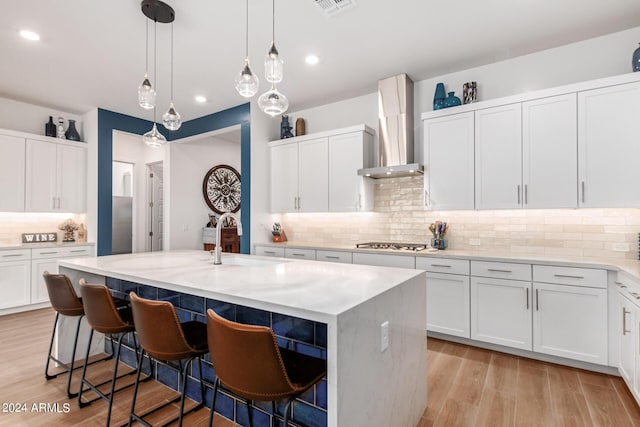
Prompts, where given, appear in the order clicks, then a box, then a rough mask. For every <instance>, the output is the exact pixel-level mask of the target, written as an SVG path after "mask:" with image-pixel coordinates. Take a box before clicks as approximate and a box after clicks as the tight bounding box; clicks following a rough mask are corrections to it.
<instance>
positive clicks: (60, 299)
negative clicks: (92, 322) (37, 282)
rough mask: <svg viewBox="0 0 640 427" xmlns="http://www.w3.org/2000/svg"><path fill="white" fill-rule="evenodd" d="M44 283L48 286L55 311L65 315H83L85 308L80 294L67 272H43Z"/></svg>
mask: <svg viewBox="0 0 640 427" xmlns="http://www.w3.org/2000/svg"><path fill="white" fill-rule="evenodd" d="M43 277H44V283H45V285H46V286H47V292H48V293H49V300H50V301H51V306H52V307H53V309H54V310H55V311H57V312H58V313H60V314H64V315H65V316H82V315H83V314H84V308H83V306H82V301H80V298H78V294H76V291H75V290H74V289H73V285H72V284H71V280H69V277H67V276H66V275H65V274H49V272H48V271H45V272H44V273H43Z"/></svg>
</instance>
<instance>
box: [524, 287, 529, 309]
mask: <svg viewBox="0 0 640 427" xmlns="http://www.w3.org/2000/svg"><path fill="white" fill-rule="evenodd" d="M525 291H527V311H529V288H527V289H525Z"/></svg>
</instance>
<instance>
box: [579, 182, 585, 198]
mask: <svg viewBox="0 0 640 427" xmlns="http://www.w3.org/2000/svg"><path fill="white" fill-rule="evenodd" d="M580 185H581V186H582V203H584V181H582V183H581V184H580Z"/></svg>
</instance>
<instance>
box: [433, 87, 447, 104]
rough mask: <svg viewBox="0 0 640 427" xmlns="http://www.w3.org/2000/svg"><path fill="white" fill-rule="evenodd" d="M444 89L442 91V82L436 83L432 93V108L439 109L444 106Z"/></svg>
mask: <svg viewBox="0 0 640 427" xmlns="http://www.w3.org/2000/svg"><path fill="white" fill-rule="evenodd" d="M445 97H446V95H445V91H444V83H438V84H437V85H436V93H435V94H434V95H433V109H434V110H440V109H441V108H444V100H445Z"/></svg>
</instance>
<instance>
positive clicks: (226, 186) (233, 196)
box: [202, 165, 240, 214]
mask: <svg viewBox="0 0 640 427" xmlns="http://www.w3.org/2000/svg"><path fill="white" fill-rule="evenodd" d="M202 195H203V196H204V201H205V202H207V206H209V207H210V208H211V209H212V210H213V211H214V212H216V213H218V214H223V213H225V212H238V210H239V209H240V174H239V173H238V171H237V170H235V169H234V168H232V167H231V166H228V165H218V166H214V167H212V168H211V169H209V172H207V173H206V174H205V176H204V181H203V182H202Z"/></svg>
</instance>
